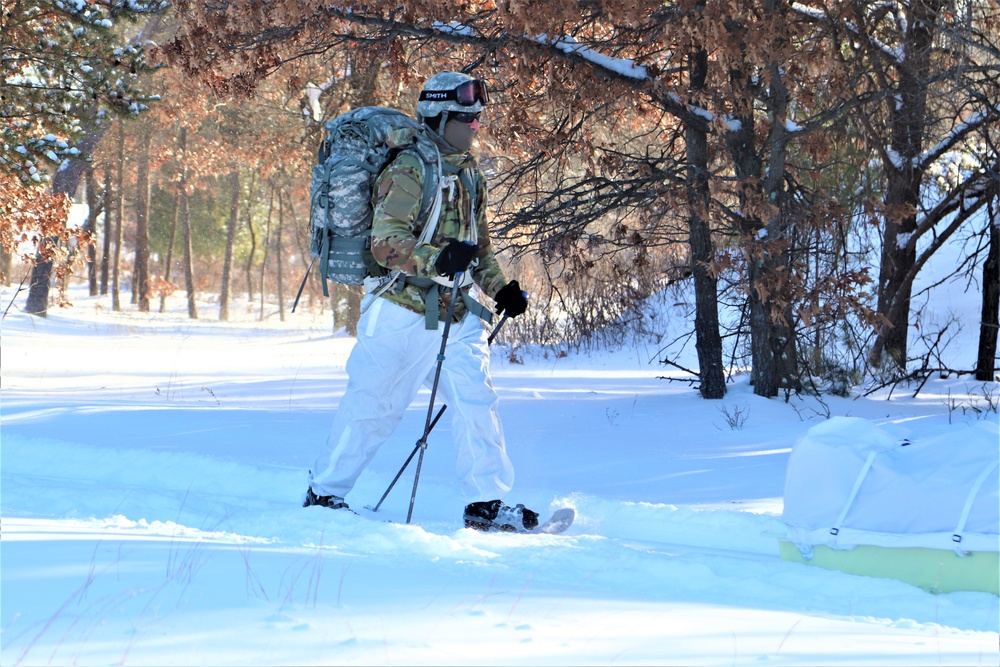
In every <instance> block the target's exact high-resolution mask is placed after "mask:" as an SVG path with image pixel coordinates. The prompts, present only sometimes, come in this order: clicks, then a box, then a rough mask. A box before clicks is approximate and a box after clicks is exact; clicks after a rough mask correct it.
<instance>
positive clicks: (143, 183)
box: [132, 122, 153, 313]
mask: <svg viewBox="0 0 1000 667" xmlns="http://www.w3.org/2000/svg"><path fill="white" fill-rule="evenodd" d="M142 125H143V127H142V131H141V135H140V138H139V155H138V163H137V164H136V170H135V174H136V181H137V193H136V200H135V268H134V270H133V279H132V301H133V303H136V304H138V307H139V312H143V313H148V312H149V292H150V284H149V151H150V146H151V145H152V142H153V128H152V127H151V125H150V123H148V122H143V123H142Z"/></svg>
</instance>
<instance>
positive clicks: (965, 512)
mask: <svg viewBox="0 0 1000 667" xmlns="http://www.w3.org/2000/svg"><path fill="white" fill-rule="evenodd" d="M998 465H1000V463H998V462H997V461H994V462H993V463H991V464H990V465H988V466H987V467H986V470H984V471H983V472H982V474H980V475H979V478H978V479H977V480H976V483H975V484H973V485H972V490H971V491H969V497H968V498H966V499H965V507H963V508H962V516H961V518H959V520H958V526H957V527H956V528H955V534H954V535H952V536H951V541H952V542H954V543H955V544H961V542H962V533H964V532H965V523H966V522H967V521H968V520H969V513H970V512H971V511H972V503H973V502H974V501H975V500H976V495H978V494H979V489H980V488H981V487H982V486H983V483H984V482H985V481H986V479H987V478H988V477H989V476H990V475H992V474H993V471H994V470H996V469H997V466H998Z"/></svg>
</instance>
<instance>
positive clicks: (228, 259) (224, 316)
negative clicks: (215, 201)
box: [219, 167, 240, 322]
mask: <svg viewBox="0 0 1000 667" xmlns="http://www.w3.org/2000/svg"><path fill="white" fill-rule="evenodd" d="M229 183H230V187H231V188H232V190H231V191H230V192H231V196H230V198H229V224H228V225H227V226H226V255H225V260H224V261H223V262H222V289H221V290H220V292H219V319H220V320H222V321H223V322H225V321H227V320H229V286H230V284H231V283H232V277H231V276H232V272H233V249H234V247H235V245H236V228H237V225H239V222H240V170H239V167H234V168H233V172H232V173H231V174H230V175H229Z"/></svg>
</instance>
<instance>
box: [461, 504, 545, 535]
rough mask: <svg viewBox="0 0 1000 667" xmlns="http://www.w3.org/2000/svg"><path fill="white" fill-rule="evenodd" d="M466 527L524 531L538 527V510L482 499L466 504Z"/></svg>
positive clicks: (484, 529)
mask: <svg viewBox="0 0 1000 667" xmlns="http://www.w3.org/2000/svg"><path fill="white" fill-rule="evenodd" d="M464 518H465V527H466V528H474V529H475V530H482V531H488V532H492V531H499V532H504V533H523V532H527V531H531V530H534V529H535V528H537V527H538V512H533V511H531V510H529V509H527V508H526V507H525V506H524V505H516V506H515V507H510V506H509V505H504V504H503V502H502V501H500V500H481V501H479V502H475V503H469V504H468V505H466V506H465V517H464Z"/></svg>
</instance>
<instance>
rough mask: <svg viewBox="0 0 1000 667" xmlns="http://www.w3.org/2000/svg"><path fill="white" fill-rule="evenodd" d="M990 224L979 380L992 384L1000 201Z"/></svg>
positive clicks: (999, 312)
mask: <svg viewBox="0 0 1000 667" xmlns="http://www.w3.org/2000/svg"><path fill="white" fill-rule="evenodd" d="M991 208H992V209H993V210H992V212H991V217H992V218H993V219H992V220H990V221H989V222H988V223H987V227H988V234H989V235H990V245H989V250H988V251H987V256H986V261H985V262H984V263H983V317H982V322H981V323H980V325H979V353H978V354H977V355H976V379H977V380H980V381H981V382H992V381H993V380H994V379H995V374H996V357H997V332H998V329H1000V201H995V202H993V205H991Z"/></svg>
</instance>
